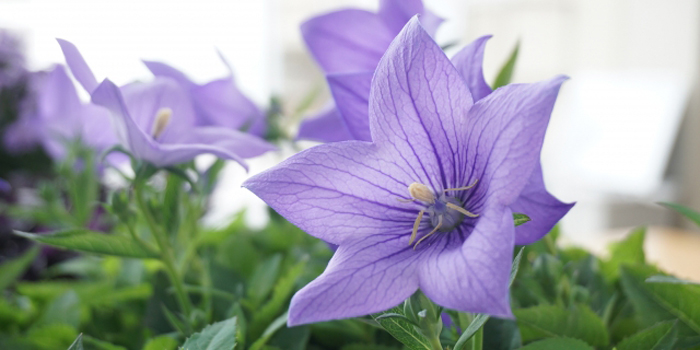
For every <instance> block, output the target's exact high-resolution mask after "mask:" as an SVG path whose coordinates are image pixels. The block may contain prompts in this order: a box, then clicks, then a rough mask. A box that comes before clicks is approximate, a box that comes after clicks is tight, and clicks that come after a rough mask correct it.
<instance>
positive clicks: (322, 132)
mask: <svg viewBox="0 0 700 350" xmlns="http://www.w3.org/2000/svg"><path fill="white" fill-rule="evenodd" d="M297 138H298V139H301V140H311V141H320V142H336V141H346V140H352V139H353V138H352V136H351V135H350V132H349V131H348V128H347V127H346V126H345V122H344V121H343V117H341V116H340V111H338V109H337V108H336V107H335V106H334V105H330V106H328V107H326V108H324V109H323V111H321V112H320V113H319V114H317V115H315V116H312V117H309V118H306V119H304V120H303V121H302V122H301V125H300V126H299V133H298V135H297Z"/></svg>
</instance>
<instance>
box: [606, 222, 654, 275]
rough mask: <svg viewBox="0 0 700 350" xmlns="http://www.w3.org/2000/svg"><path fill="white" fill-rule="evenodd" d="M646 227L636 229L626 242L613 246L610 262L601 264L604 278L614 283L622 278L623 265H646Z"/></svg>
mask: <svg viewBox="0 0 700 350" xmlns="http://www.w3.org/2000/svg"><path fill="white" fill-rule="evenodd" d="M646 231H647V229H646V227H639V228H636V229H634V230H633V231H632V233H630V234H629V235H628V236H627V237H626V238H625V239H624V240H622V241H620V242H617V243H615V244H613V245H612V246H611V247H610V248H611V249H610V250H611V254H610V259H609V260H608V261H603V262H602V263H601V266H600V267H601V270H602V273H603V276H604V277H605V278H606V279H607V280H608V281H614V280H615V279H617V278H618V277H619V276H620V267H621V266H622V265H635V264H644V262H645V258H644V237H645V236H646Z"/></svg>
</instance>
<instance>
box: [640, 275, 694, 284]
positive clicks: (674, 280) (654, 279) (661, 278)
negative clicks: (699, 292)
mask: <svg viewBox="0 0 700 350" xmlns="http://www.w3.org/2000/svg"><path fill="white" fill-rule="evenodd" d="M644 282H647V283H671V284H689V285H693V286H700V283H695V282H691V281H686V280H682V279H680V278H678V277H675V276H665V275H655V276H651V277H649V278H647V279H646V281H644Z"/></svg>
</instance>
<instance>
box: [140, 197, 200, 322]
mask: <svg viewBox="0 0 700 350" xmlns="http://www.w3.org/2000/svg"><path fill="white" fill-rule="evenodd" d="M134 192H135V195H136V196H135V197H136V202H137V204H138V206H139V209H140V210H141V212H142V213H143V215H144V217H145V218H146V223H148V227H149V228H150V230H151V233H152V234H153V237H155V239H156V242H157V243H158V248H160V259H161V261H162V262H163V265H165V272H166V274H167V275H168V278H169V279H170V283H172V284H173V287H175V294H176V296H177V300H178V303H179V304H180V308H181V310H182V312H183V313H184V314H185V317H186V318H187V322H185V324H187V327H188V328H189V326H190V323H189V317H190V315H192V303H191V301H190V299H189V297H188V296H187V293H186V292H185V287H184V286H185V283H184V281H183V280H182V278H181V276H180V274H179V273H178V272H177V269H176V268H175V256H174V253H173V251H172V247H171V246H170V243H169V242H168V237H167V235H166V234H165V232H164V231H163V230H160V228H159V227H158V224H157V223H156V221H155V219H154V218H153V215H151V211H150V209H149V208H148V206H147V205H146V201H145V200H144V198H143V189H142V184H137V185H135V186H134ZM188 331H189V329H188Z"/></svg>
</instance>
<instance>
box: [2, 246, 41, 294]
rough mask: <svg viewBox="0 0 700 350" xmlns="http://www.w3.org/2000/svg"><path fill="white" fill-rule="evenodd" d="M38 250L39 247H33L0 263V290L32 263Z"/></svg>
mask: <svg viewBox="0 0 700 350" xmlns="http://www.w3.org/2000/svg"><path fill="white" fill-rule="evenodd" d="M38 252H39V247H33V248H32V249H29V250H28V251H27V252H25V253H24V254H22V255H21V256H19V257H17V258H16V259H12V260H8V261H5V262H4V263H2V264H0V290H4V289H6V288H7V287H9V286H10V285H11V284H12V283H13V282H14V281H15V280H17V278H19V277H20V276H21V275H22V273H24V271H25V270H27V268H28V267H29V265H31V264H32V262H33V261H34V259H35V258H36V255H37V254H38Z"/></svg>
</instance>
